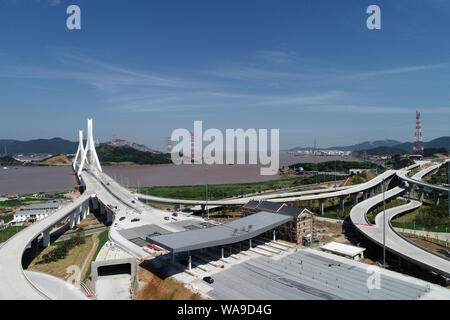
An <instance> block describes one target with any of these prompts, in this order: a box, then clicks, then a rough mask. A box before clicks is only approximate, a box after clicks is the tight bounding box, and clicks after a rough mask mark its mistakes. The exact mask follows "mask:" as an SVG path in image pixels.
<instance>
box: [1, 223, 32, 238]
mask: <svg viewBox="0 0 450 320" xmlns="http://www.w3.org/2000/svg"><path fill="white" fill-rule="evenodd" d="M25 228H26V226H11V227H8V228H6V229H5V230H2V231H0V242H5V241H6V240H8V239H9V238H11V237H12V236H13V235H15V234H16V233H18V232H20V231H22V230H23V229H25Z"/></svg>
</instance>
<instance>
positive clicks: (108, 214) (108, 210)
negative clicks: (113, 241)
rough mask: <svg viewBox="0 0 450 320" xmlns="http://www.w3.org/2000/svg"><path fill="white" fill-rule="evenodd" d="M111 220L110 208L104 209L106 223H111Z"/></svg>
mask: <svg viewBox="0 0 450 320" xmlns="http://www.w3.org/2000/svg"><path fill="white" fill-rule="evenodd" d="M112 221H113V214H112V211H111V210H110V209H107V210H106V223H112Z"/></svg>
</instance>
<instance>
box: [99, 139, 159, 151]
mask: <svg viewBox="0 0 450 320" xmlns="http://www.w3.org/2000/svg"><path fill="white" fill-rule="evenodd" d="M106 144H107V145H109V146H112V147H129V148H133V149H136V150H139V151H143V152H154V153H161V152H159V151H155V150H152V149H150V148H149V147H147V146H145V145H143V144H137V143H135V142H131V141H127V140H122V139H116V140H114V141H111V142H106Z"/></svg>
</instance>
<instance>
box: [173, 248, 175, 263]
mask: <svg viewBox="0 0 450 320" xmlns="http://www.w3.org/2000/svg"><path fill="white" fill-rule="evenodd" d="M172 263H175V252H173V251H172Z"/></svg>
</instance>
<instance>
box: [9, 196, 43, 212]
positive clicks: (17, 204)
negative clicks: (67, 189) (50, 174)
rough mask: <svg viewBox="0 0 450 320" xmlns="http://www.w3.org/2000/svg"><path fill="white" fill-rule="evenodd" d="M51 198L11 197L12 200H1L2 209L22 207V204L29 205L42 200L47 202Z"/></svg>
mask: <svg viewBox="0 0 450 320" xmlns="http://www.w3.org/2000/svg"><path fill="white" fill-rule="evenodd" d="M49 200H51V199H45V200H42V199H35V198H32V199H30V198H25V199H20V200H18V199H11V200H5V201H1V202H0V210H2V209H10V208H15V207H20V206H27V205H29V204H32V203H42V202H47V201H49Z"/></svg>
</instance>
